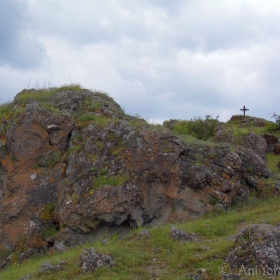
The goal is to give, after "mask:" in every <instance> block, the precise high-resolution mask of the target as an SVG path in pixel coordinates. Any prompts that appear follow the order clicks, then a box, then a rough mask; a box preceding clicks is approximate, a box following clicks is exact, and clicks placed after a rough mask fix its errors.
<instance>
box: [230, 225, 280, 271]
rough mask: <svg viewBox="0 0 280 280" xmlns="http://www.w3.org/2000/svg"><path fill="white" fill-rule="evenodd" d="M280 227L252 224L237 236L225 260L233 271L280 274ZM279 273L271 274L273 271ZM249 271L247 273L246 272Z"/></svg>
mask: <svg viewBox="0 0 280 280" xmlns="http://www.w3.org/2000/svg"><path fill="white" fill-rule="evenodd" d="M279 240H280V229H279V227H278V226H273V225H270V224H258V225H250V226H247V227H245V228H244V229H242V230H241V232H240V233H239V234H238V236H237V237H236V240H235V242H234V246H233V249H232V251H231V252H230V253H229V255H228V256H227V257H226V259H225V261H226V263H228V264H229V267H230V268H231V272H236V273H239V274H241V275H250V271H251V273H252V272H255V271H259V272H262V274H263V275H266V276H269V275H271V276H277V275H279V267H280V242H279ZM273 271H274V272H275V273H277V274H271V272H273ZM246 273H247V274H246Z"/></svg>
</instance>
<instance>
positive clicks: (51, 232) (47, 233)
mask: <svg viewBox="0 0 280 280" xmlns="http://www.w3.org/2000/svg"><path fill="white" fill-rule="evenodd" d="M58 232H59V229H58V228H57V226H55V225H54V224H52V225H50V226H48V227H47V228H46V229H45V230H44V231H43V232H42V237H43V239H44V240H47V239H48V238H49V237H51V236H54V235H56V234H57V233H58Z"/></svg>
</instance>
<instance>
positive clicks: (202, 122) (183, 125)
mask: <svg viewBox="0 0 280 280" xmlns="http://www.w3.org/2000/svg"><path fill="white" fill-rule="evenodd" d="M218 117H219V116H217V117H216V118H215V119H213V118H212V117H211V116H210V115H207V116H205V119H202V118H201V117H194V118H193V119H191V120H190V121H180V122H178V123H176V124H175V125H174V131H175V132H176V133H177V134H181V135H188V134H189V135H192V136H194V137H196V138H197V139H200V140H207V139H209V138H211V137H213V136H214V134H215V130H216V128H217V125H218V124H219V121H218Z"/></svg>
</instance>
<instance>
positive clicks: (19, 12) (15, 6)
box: [0, 0, 44, 69]
mask: <svg viewBox="0 0 280 280" xmlns="http://www.w3.org/2000/svg"><path fill="white" fill-rule="evenodd" d="M27 12H28V11H27V6H26V3H25V2H22V1H15V0H9V1H5V0H1V2H0V38H1V44H0V65H2V66H3V65H9V66H12V67H16V68H21V69H24V68H32V67H36V66H39V65H40V64H42V61H43V59H44V48H43V46H42V45H41V44H40V43H39V42H38V41H37V39H36V36H35V35H34V34H32V32H31V31H30V30H28V23H27V19H26V16H27Z"/></svg>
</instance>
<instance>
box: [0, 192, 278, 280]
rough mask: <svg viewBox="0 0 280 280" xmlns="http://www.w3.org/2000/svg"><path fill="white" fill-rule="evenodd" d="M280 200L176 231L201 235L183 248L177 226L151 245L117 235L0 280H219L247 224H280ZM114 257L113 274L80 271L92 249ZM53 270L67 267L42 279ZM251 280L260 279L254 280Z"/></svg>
mask: <svg viewBox="0 0 280 280" xmlns="http://www.w3.org/2000/svg"><path fill="white" fill-rule="evenodd" d="M279 203H280V198H279V197H275V198H270V199H268V200H265V201H262V200H258V202H257V207H256V205H255V203H254V204H251V203H249V204H247V205H243V206H239V207H237V208H235V209H233V210H231V211H228V212H224V213H222V214H219V215H214V216H213V215H208V216H206V217H203V218H199V219H197V220H194V221H190V222H187V223H181V224H176V226H177V227H179V228H181V229H183V230H186V231H188V232H195V233H196V234H198V235H199V238H200V241H197V242H185V243H180V242H178V241H174V240H172V239H171V238H170V237H169V233H170V229H171V227H172V224H167V225H165V226H161V227H153V228H151V229H150V234H151V238H150V239H145V240H141V239H137V236H138V234H139V232H140V231H142V230H143V229H135V230H133V231H132V232H131V233H130V234H129V235H128V236H127V237H126V238H125V239H124V240H120V239H119V238H118V236H117V235H113V236H112V237H111V239H110V242H109V244H106V245H103V244H102V243H101V242H100V241H96V242H94V243H91V244H86V245H84V246H79V247H74V248H72V249H69V250H67V251H64V252H62V253H56V254H54V255H53V254H48V255H45V256H37V257H34V258H32V259H30V260H28V261H27V262H25V263H23V264H20V265H18V264H14V265H12V266H10V267H8V268H6V269H5V270H3V271H1V272H0V279H6V280H15V279H20V278H21V277H23V276H26V275H28V274H30V273H33V276H32V277H31V278H30V279H143V280H144V279H150V274H151V272H154V273H156V275H157V278H159V279H187V278H185V275H186V274H188V273H194V272H195V271H196V270H197V269H199V268H202V267H203V268H205V269H207V271H208V272H209V273H210V275H211V277H212V279H220V274H219V266H220V265H221V264H222V263H223V259H224V257H225V256H227V254H228V252H229V250H230V248H231V246H232V245H233V239H230V238H227V237H228V236H231V235H235V234H237V233H238V232H239V231H240V230H241V229H242V228H243V227H244V226H246V225H248V224H254V223H260V222H263V221H266V222H268V223H271V224H274V225H276V224H277V223H279V221H280V209H279ZM90 246H92V247H94V248H95V249H96V250H97V252H100V253H106V254H109V255H110V256H112V257H113V258H114V259H115V261H116V265H115V266H114V267H112V268H101V269H96V270H95V271H93V272H88V273H83V272H82V270H81V269H80V268H79V267H78V266H77V264H78V261H79V256H80V255H81V253H82V251H83V250H84V249H85V248H87V247H90ZM46 260H50V261H51V262H52V263H53V264H56V263H58V262H60V261H64V262H66V267H65V269H64V270H63V271H59V272H49V273H45V274H42V275H39V274H38V271H39V269H40V267H41V265H42V264H43V263H44V261H46ZM250 279H261V278H258V277H254V276H251V277H250Z"/></svg>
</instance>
